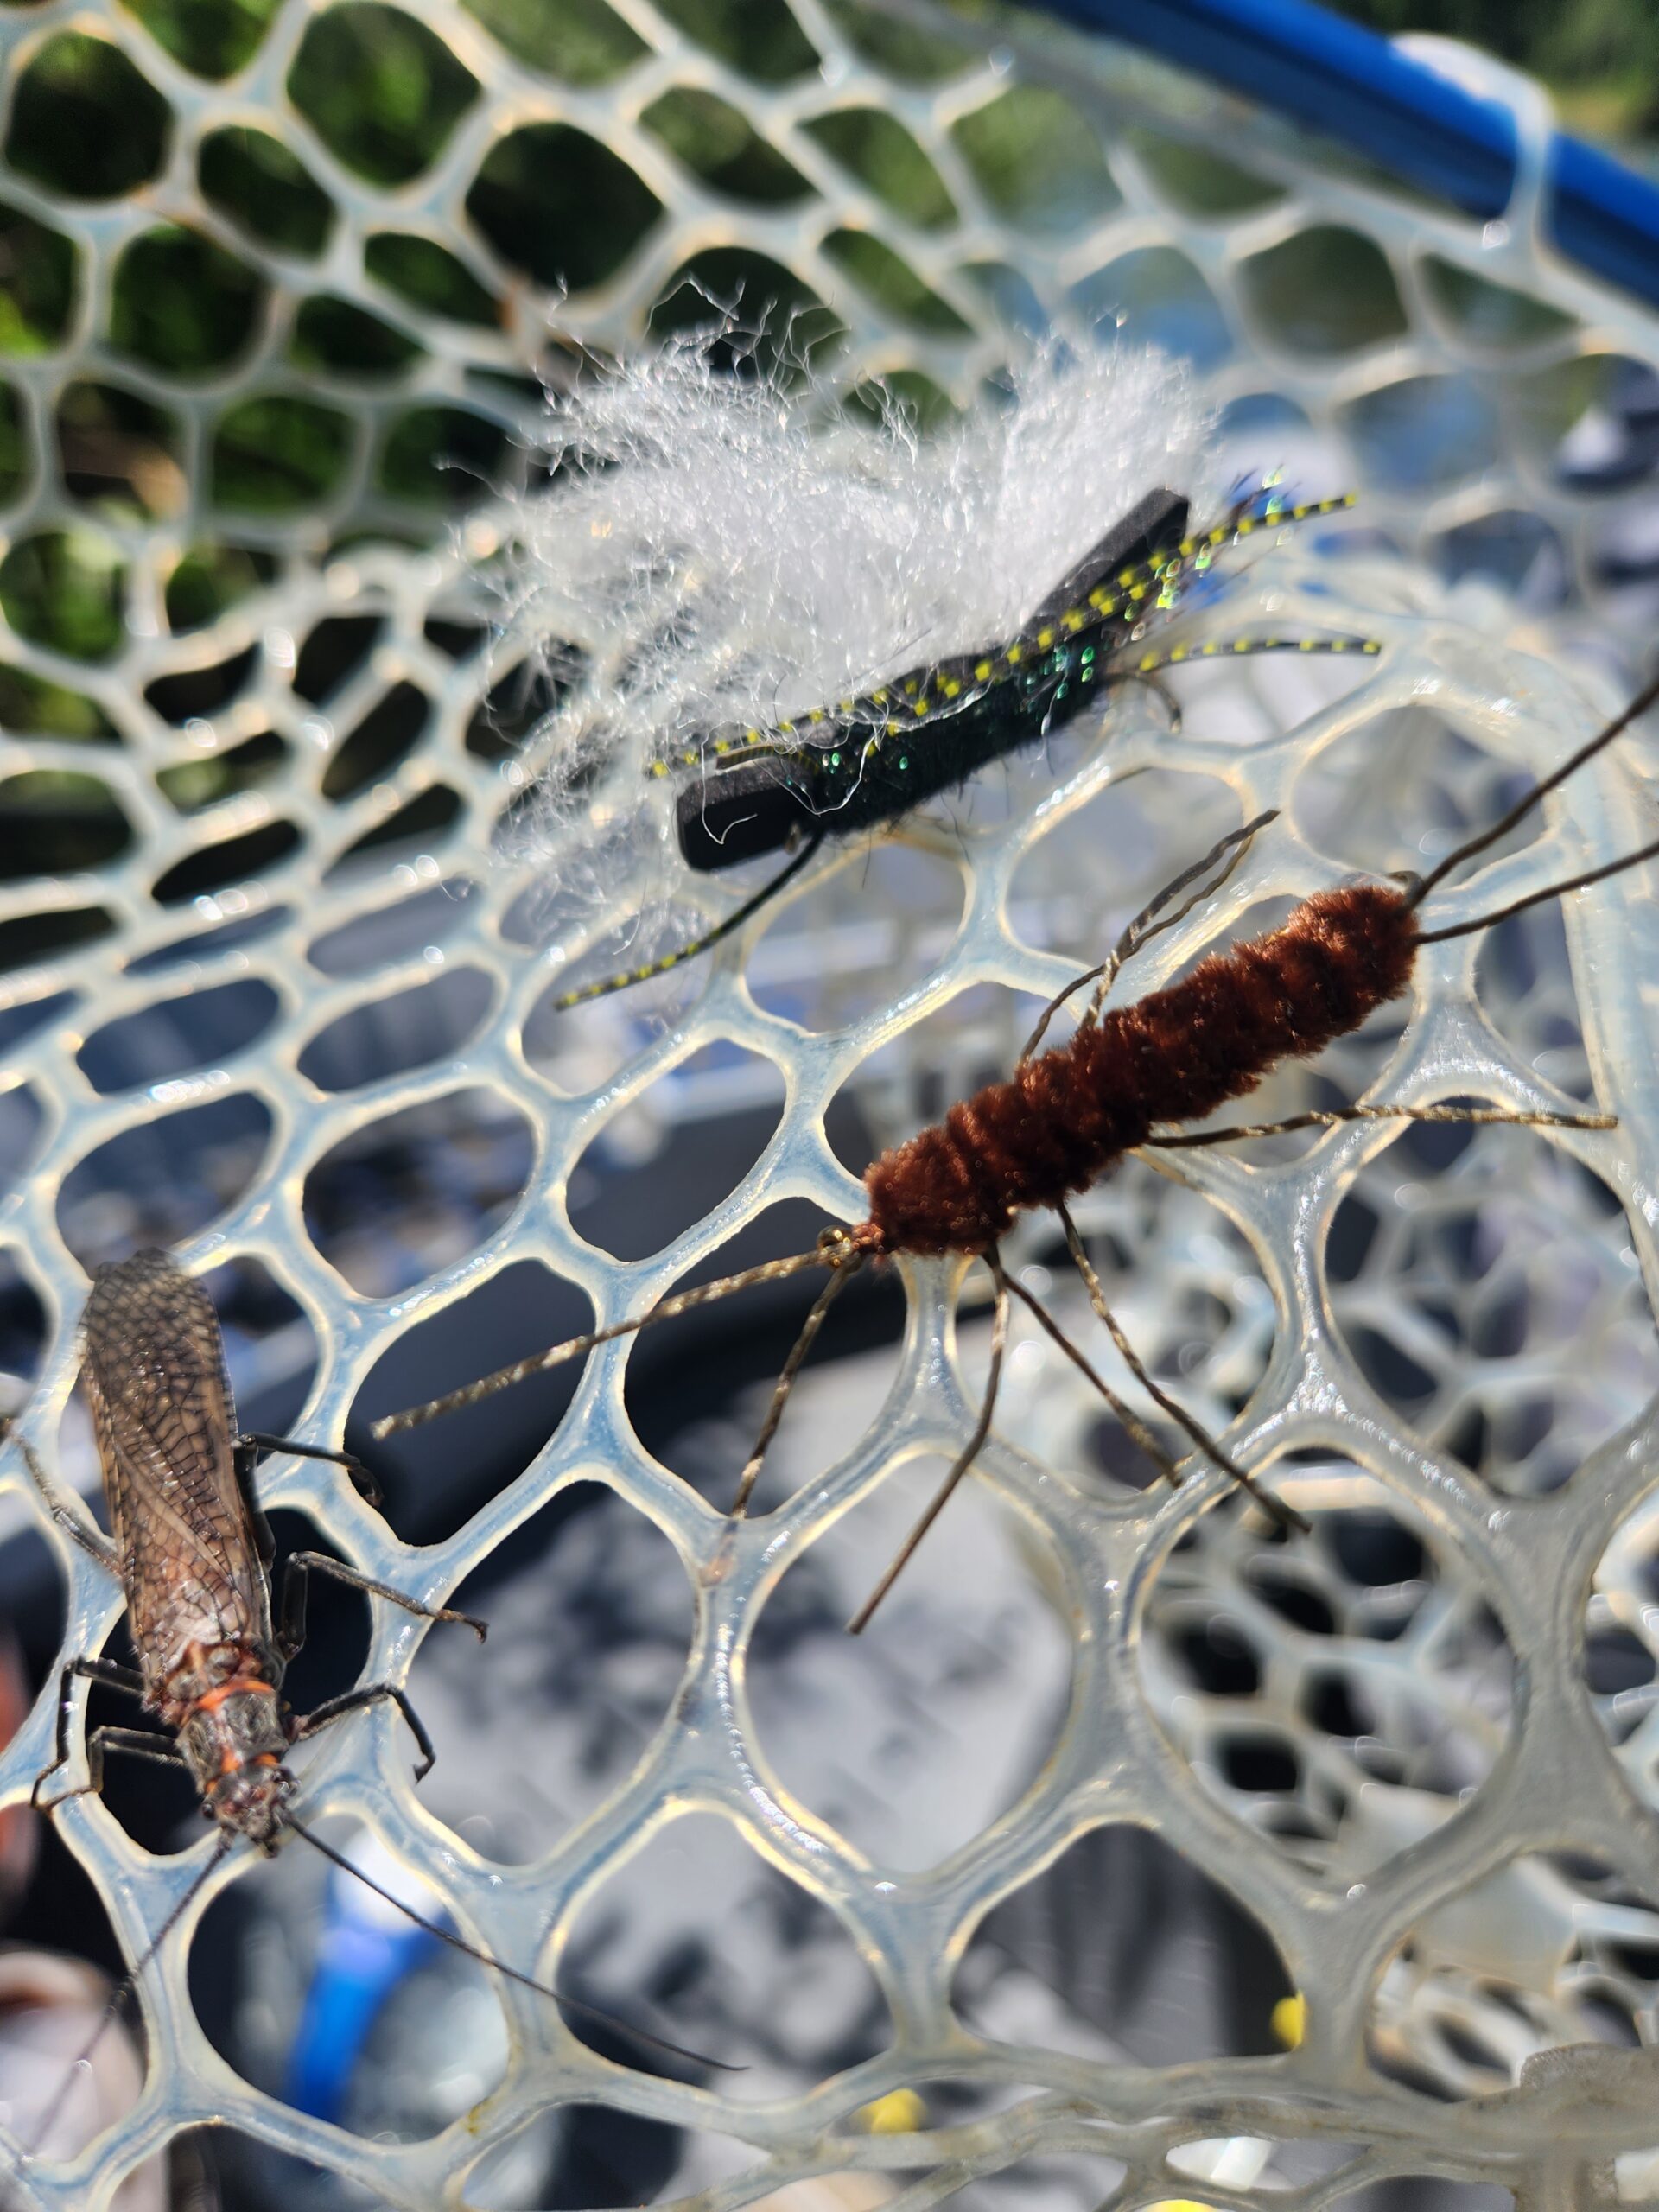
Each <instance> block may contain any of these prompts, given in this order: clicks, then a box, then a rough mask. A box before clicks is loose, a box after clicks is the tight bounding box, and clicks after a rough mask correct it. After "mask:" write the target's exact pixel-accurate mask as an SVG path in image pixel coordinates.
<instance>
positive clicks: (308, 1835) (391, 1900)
mask: <svg viewBox="0 0 1659 2212" xmlns="http://www.w3.org/2000/svg"><path fill="white" fill-rule="evenodd" d="M283 1827H286V1828H292V1829H293V1831H294V1833H295V1834H296V1835H299V1836H303V1837H304V1839H305V1840H306V1841H307V1842H308V1844H309V1845H310V1847H311V1848H312V1850H313V1851H320V1852H321V1853H322V1855H323V1857H324V1858H325V1859H329V1860H331V1861H332V1862H333V1864H334V1866H338V1867H340V1869H341V1871H342V1872H345V1873H347V1874H350V1875H351V1876H352V1877H353V1879H354V1880H357V1881H359V1882H361V1883H362V1885H363V1886H364V1888H365V1890H372V1891H374V1894H375V1895H376V1897H380V1898H382V1899H383V1900H384V1901H385V1903H386V1904H389V1905H391V1907H392V1908H393V1910H396V1911H397V1912H400V1913H402V1915H403V1916H404V1919H405V1920H411V1921H413V1922H414V1923H415V1925H416V1928H423V1929H425V1930H426V1932H427V1934H428V1935H429V1936H436V1937H437V1938H438V1941H439V1942H441V1943H448V1946H449V1948H450V1949H451V1950H452V1951H459V1952H461V1954H462V1955H463V1956H464V1957H466V1958H469V1959H476V1960H477V1961H478V1962H479V1964H480V1966H486V1967H493V1969H494V1970H495V1972H496V1973H497V1974H505V1976H506V1978H507V1980H509V1981H517V1982H521V1983H522V1984H523V1986H524V1987H525V1988H526V1989H533V1990H534V1991H535V1992H536V1993H537V1996H538V1997H550V1998H551V1999H553V2002H554V2003H555V2004H556V2005H563V2007H564V2008H565V2010H566V2011H567V2012H579V2013H580V2014H581V2015H582V2018H583V2019H585V2020H589V2021H591V2022H593V2024H594V2025H595V2026H596V2027H602V2028H612V2029H614V2030H615V2031H617V2032H618V2033H619V2034H620V2035H625V2036H628V2037H631V2038H632V2040H633V2041H634V2042H635V2043H643V2044H649V2045H650V2047H651V2048H652V2050H660V2051H662V2052H664V2053H665V2054H666V2055H667V2056H669V2057H671V2058H678V2059H683V2060H684V2061H685V2062H686V2063H688V2064H690V2065H692V2066H712V2067H714V2068H715V2069H718V2071H719V2072H721V2073H722V2074H745V2073H747V2071H748V2069H747V2067H744V2066H734V2065H733V2064H732V2063H730V2062H729V2060H727V2059H723V2058H709V2057H708V2056H705V2054H704V2053H703V2052H702V2051H700V2050H688V2049H687V2048H686V2046H685V2045H684V2044H678V2043H671V2042H670V2041H669V2039H668V2038H667V2037H666V2036H654V2035H652V2033H651V2032H650V2031H648V2030H647V2029H645V2028H636V2027H635V2026H634V2025H633V2024H632V2022H631V2021H628V2020H624V2019H621V2018H619V2017H618V2016H617V2014H616V2013H614V2012H606V2011H605V2010H604V2008H603V2007H602V2006H601V2005H589V2004H588V2003H587V2002H586V2001H585V2000H584V1999H582V1998H580V1997H567V1996H566V1994H565V1993H564V1992H563V1990H562V1989H556V1988H555V1987H554V1986H553V1985H552V1983H550V1982H546V1981H537V1980H536V1978H535V1976H534V1975H533V1974H520V1973H519V1971H518V1967H510V1966H507V1965H505V1963H504V1962H503V1961H501V1960H500V1959H497V1958H493V1957H492V1956H491V1955H490V1954H489V1952H487V1951H481V1950H480V1949H479V1948H478V1946H477V1945H476V1944H474V1943H469V1942H467V1939H466V1937H465V1936H457V1935H456V1934H455V1932H454V1929H452V1928H445V1927H444V1926H443V1925H442V1923H441V1922H439V1921H435V1920H429V1919H428V1918H427V1916H426V1915H425V1914H424V1913H423V1912H416V1910H415V1908H414V1906H413V1905H411V1904H404V1900H403V1899H402V1898H401V1897H394V1896H393V1894H392V1892H391V1891H390V1890H389V1889H387V1888H385V1885H383V1884H381V1883H379V1882H377V1881H376V1880H375V1878H374V1877H373V1876H372V1874H365V1872H364V1871H363V1869H362V1868H361V1867H360V1866H353V1863H352V1861H351V1860H350V1859H348V1858H347V1857H346V1854H345V1853H344V1852H343V1851H336V1850H335V1848H334V1846H333V1844H331V1843H325V1842H324V1841H323V1840H322V1838H321V1836H320V1835H319V1834H317V1833H316V1831H315V1829H313V1828H308V1827H306V1825H305V1823H304V1822H303V1821H298V1820H296V1818H295V1817H294V1815H293V1814H292V1813H284V1815H283ZM191 1894H192V1895H194V1891H192V1893H191ZM170 1924H171V1923H169V1925H170Z"/></svg>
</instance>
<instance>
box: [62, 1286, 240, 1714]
mask: <svg viewBox="0 0 1659 2212" xmlns="http://www.w3.org/2000/svg"><path fill="white" fill-rule="evenodd" d="M81 1345H82V1351H83V1355H84V1359H83V1366H82V1374H83V1376H84V1378H85V1381H86V1395H87V1397H88V1399H89V1400H90V1401H91V1403H92V1422H93V1427H94V1429H95V1431H96V1433H97V1438H98V1451H99V1459H100V1460H101V1461H102V1463H103V1469H104V1486H105V1492H106V1494H107V1496H108V1497H109V1502H110V1522H111V1530H112V1532H113V1534H114V1536H115V1541H116V1547H117V1549H118V1552H119V1554H120V1557H121V1562H122V1574H123V1579H124V1581H125V1583H126V1589H127V1610H128V1612H129V1614H130V1621H131V1629H132V1640H133V1644H134V1647H135V1649H137V1653H138V1655H139V1659H140V1662H141V1664H142V1666H143V1672H144V1677H145V1680H146V1681H147V1682H149V1683H151V1684H152V1687H153V1686H155V1684H156V1682H158V1681H159V1680H160V1679H161V1678H162V1677H163V1676H164V1675H166V1673H167V1672H168V1669H170V1668H171V1666H172V1665H173V1664H174V1663H175V1662H176V1660H177V1658H178V1656H179V1655H180V1653H181V1651H182V1649H183V1648H184V1646H185V1645H186V1644H187V1643H190V1642H192V1641H193V1640H194V1641H199V1642H200V1643H206V1644H213V1643H228V1642H236V1641H244V1640H246V1641H257V1642H258V1643H269V1641H270V1606H269V1600H268V1599H267V1596H266V1590H265V1580H264V1573H263V1571H262V1569H261V1566H260V1562H259V1558H258V1554H257V1548H256V1545H255V1541H254V1533H253V1529H252V1526H251V1522H250V1520H249V1516H248V1510H247V1507H246V1505H245V1503H244V1500H243V1497H242V1494H241V1491H240V1490H239V1489H238V1485H237V1480H236V1471H235V1468H234V1466H233V1465H232V1456H231V1454H232V1439H233V1437H234V1434H235V1429H236V1415H235V1409H234V1408H233V1407H232V1402H231V1389H230V1383H229V1381H228V1379H227V1377H226V1372H225V1348H224V1344H223V1342H222V1340H221V1338H220V1336H219V1317H218V1315H217V1314H216V1313H214V1312H213V1306H212V1305H211V1304H210V1303H209V1302H208V1299H207V1294H206V1293H205V1292H204V1291H203V1290H202V1289H201V1288H200V1286H199V1285H198V1284H196V1283H194V1282H192V1281H190V1279H189V1277H188V1275H185V1274H181V1273H180V1271H179V1269H178V1268H175V1266H174V1264H173V1262H171V1261H170V1260H169V1259H168V1257H167V1255H166V1254H165V1253H163V1252H139V1253H137V1254H135V1255H134V1256H133V1257H132V1258H131V1259H130V1260H123V1261H121V1262H118V1263H117V1264H116V1265H114V1266H111V1267H103V1268H99V1270H98V1273H97V1274H95V1275H94V1277H93V1278H92V1294H91V1295H90V1296H89V1298H88V1299H87V1300H86V1310H85V1312H84V1313H82V1315H81Z"/></svg>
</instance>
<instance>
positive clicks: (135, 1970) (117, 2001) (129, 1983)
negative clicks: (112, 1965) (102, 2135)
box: [23, 1829, 236, 2159]
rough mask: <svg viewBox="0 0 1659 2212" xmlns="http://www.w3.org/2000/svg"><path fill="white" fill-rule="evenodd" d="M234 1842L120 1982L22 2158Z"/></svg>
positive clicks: (226, 1843) (216, 1856) (223, 1840)
mask: <svg viewBox="0 0 1659 2212" xmlns="http://www.w3.org/2000/svg"><path fill="white" fill-rule="evenodd" d="M235 1840H236V1838H235V1837H234V1835H232V1834H231V1832H230V1831H229V1830H228V1829H223V1830H221V1831H220V1833H219V1840H218V1841H217V1842H216V1843H215V1844H214V1846H213V1852H212V1853H211V1855H210V1856H209V1858H208V1860H207V1865H206V1866H204V1867H203V1868H202V1870H201V1872H200V1874H198V1875H197V1877H196V1878H195V1880H194V1882H192V1883H191V1885H190V1886H189V1888H188V1890H186V1891H185V1893H184V1895H183V1896H182V1897H181V1898H180V1899H179V1900H178V1903H177V1904H175V1906H174V1907H173V1910H171V1911H170V1912H169V1913H168V1916H167V1917H166V1919H165V1920H163V1921H162V1924H161V1926H160V1927H159V1928H158V1929H156V1933H155V1935H154V1936H151V1938H150V1940H149V1942H148V1943H147V1944H146V1945H145V1947H144V1950H143V1955H142V1956H141V1957H140V1958H138V1959H137V1961H135V1962H134V1963H133V1965H132V1966H131V1967H129V1968H128V1970H127V1972H126V1973H125V1974H123V1975H122V1977H121V1979H120V1980H119V1981H118V1982H117V1984H116V1986H115V1987H114V1988H113V1989H112V1990H111V1992H110V1996H109V2001H108V2003H107V2004H106V2005H105V2007H104V2010H103V2012H101V2013H99V2020H98V2025H97V2026H96V2027H95V2028H94V2029H93V2030H92V2034H91V2035H90V2036H88V2037H87V2038H86V2042H85V2043H84V2044H82V2045H81V2048H80V2050H79V2052H78V2053H77V2054H76V2056H75V2057H74V2058H73V2060H72V2061H71V2063H70V2065H69V2067H68V2069H67V2072H66V2073H65V2075H64V2077H63V2080H62V2082H60V2085H59V2088H58V2090H57V2094H55V2095H54V2098H53V2100H52V2101H51V2103H50V2104H49V2105H48V2107H47V2108H46V2111H45V2113H43V2114H42V2116H41V2119H40V2120H39V2121H38V2122H37V2123H36V2125H35V2132H34V2134H33V2136H32V2138H31V2139H30V2140H29V2142H28V2143H26V2144H25V2145H24V2146H23V2156H24V2158H26V2159H27V2158H34V2157H35V2154H36V2152H37V2151H38V2150H39V2148H40V2145H41V2144H42V2143H43V2142H44V2141H45V2139H46V2138H47V2137H48V2135H49V2134H50V2133H51V2132H52V2125H53V2122H54V2120H56V2119H57V2116H58V2114H59V2113H60V2112H61V2111H62V2110H63V2106H64V2100H65V2099H66V2098H67V2095H68V2094H69V2091H70V2089H71V2088H72V2087H73V2082H74V2079H75V2076H76V2075H77V2074H79V2072H80V2069H82V2067H83V2066H86V2064H88V2063H90V2061H91V2059H92V2053H93V2052H94V2051H95V2050H97V2049H98V2046H99V2044H100V2043H102V2042H103V2040H104V2037H105V2035H106V2034H107V2033H108V2031H109V2030H110V2027H111V2024H112V2023H113V2022H114V2020H115V2018H116V2015H117V2014H118V2012H119V2011H120V2009H121V2007H122V2006H123V2005H124V2004H125V2003H126V2001H127V1999H128V1998H129V1997H130V1995H131V1994H132V1992H133V1991H134V1990H135V1989H136V1988H137V1986H138V1977H139V1975H140V1974H143V1971H144V1968H145V1967H147V1966H148V1965H149V1962H150V1961H151V1960H152V1959H153V1958H154V1957H155V1955H156V1953H157V1951H159V1950H160V1949H161V1948H162V1944H163V1943H164V1942H166V1941H167V1939H168V1936H170V1935H171V1934H172V1933H173V1930H174V1929H175V1928H176V1927H177V1926H178V1924H179V1923H180V1921H181V1920H182V1919H183V1917H184V1916H185V1914H186V1912H187V1911H188V1910H189V1908H190V1906H191V1905H192V1904H194V1902H195V1900H196V1898H197V1897H199V1896H200V1894H201V1890H202V1886H203V1885H204V1884H205V1883H206V1882H207V1878H208V1877H209V1876H210V1875H211V1874H212V1873H213V1871H214V1869H215V1868H216V1867H217V1866H219V1861H220V1860H221V1859H223V1858H224V1857H225V1855H226V1853H227V1852H228V1851H229V1849H230V1847H231V1846H232V1843H234V1842H235Z"/></svg>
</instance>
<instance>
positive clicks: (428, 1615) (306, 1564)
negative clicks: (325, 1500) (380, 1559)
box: [277, 1552, 489, 1660]
mask: <svg viewBox="0 0 1659 2212" xmlns="http://www.w3.org/2000/svg"><path fill="white" fill-rule="evenodd" d="M308 1574H327V1575H328V1576H330V1577H332V1579H333V1580H334V1581H336V1582H343V1583H344V1584H345V1585H346V1588H347V1589H348V1590H363V1591H366V1592H368V1594H369V1595H370V1596H371V1597H373V1598H385V1599H388V1600H390V1602H391V1604H392V1605H401V1606H402V1607H403V1609H404V1611H405V1612H406V1613H414V1614H415V1615H416V1616H417V1618H420V1619H421V1620H423V1621H464V1622H465V1624H467V1627H468V1628H469V1629H471V1630H472V1631H473V1633H474V1635H475V1636H476V1637H477V1638H478V1640H479V1642H480V1643H483V1641H484V1639H485V1637H486V1636H487V1635H488V1634H489V1630H488V1629H487V1628H486V1626H485V1624H484V1623H483V1622H482V1621H480V1620H476V1619H474V1617H473V1615H472V1614H471V1613H458V1612H455V1611H454V1610H453V1609H452V1608H451V1607H450V1606H448V1605H423V1604H422V1602H421V1600H420V1599H418V1598H411V1597H409V1596H408V1595H407V1594H406V1593H405V1592H403V1591H402V1590H394V1589H393V1588H392V1586H391V1584H390V1583H389V1582H377V1581H375V1580H374V1579H373V1578H372V1576H371V1575H367V1574H359V1573H358V1571H357V1569H356V1568H355V1567H347V1566H346V1563H345V1562H344V1560H337V1559H330V1558H329V1557H328V1556H327V1554H326V1553H324V1552H296V1553H295V1554H294V1556H293V1558H292V1559H290V1560H289V1562H288V1567H287V1569H286V1572H285V1573H284V1575H283V1624H282V1627H281V1628H280V1629H279V1630H278V1631H277V1649H278V1650H279V1651H280V1652H281V1653H282V1655H283V1659H284V1660H289V1659H291V1658H292V1657H293V1656H294V1655H295V1653H296V1651H298V1650H299V1649H300V1648H301V1646H302V1644H303V1643H304V1642H305V1592H306V1580H305V1578H306V1577H307V1575H308Z"/></svg>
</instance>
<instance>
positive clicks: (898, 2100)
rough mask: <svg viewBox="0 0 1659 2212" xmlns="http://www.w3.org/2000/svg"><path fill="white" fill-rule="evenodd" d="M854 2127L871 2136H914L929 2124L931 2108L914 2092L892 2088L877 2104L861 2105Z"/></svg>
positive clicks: (877, 2100)
mask: <svg viewBox="0 0 1659 2212" xmlns="http://www.w3.org/2000/svg"><path fill="white" fill-rule="evenodd" d="M853 2125H854V2126H855V2127H859V2128H861V2129H862V2130H863V2131H864V2133H866V2134H867V2135H913V2134H914V2133H916V2131H917V2130H918V2128H921V2127H925V2126H926V2125H927V2107H926V2106H925V2104H924V2103H923V2102H922V2101H921V2099H920V2097H918V2095H917V2094H916V2092H915V2090H914V2089H890V2090H889V2091H888V2093H887V2095H886V2096H885V2097H877V2098H876V2100H875V2101H874V2104H868V2105H861V2106H860V2107H859V2108H858V2110H857V2111H856V2112H855V2113H854V2114H853Z"/></svg>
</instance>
